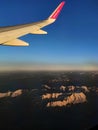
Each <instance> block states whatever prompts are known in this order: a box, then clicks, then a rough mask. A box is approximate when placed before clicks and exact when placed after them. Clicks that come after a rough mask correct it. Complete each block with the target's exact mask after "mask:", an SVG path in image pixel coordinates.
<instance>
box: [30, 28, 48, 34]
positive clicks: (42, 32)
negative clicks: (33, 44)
mask: <svg viewBox="0 0 98 130" xmlns="http://www.w3.org/2000/svg"><path fill="white" fill-rule="evenodd" d="M30 33H32V34H47V32H46V31H43V30H41V29H39V30H35V31H32V32H30Z"/></svg>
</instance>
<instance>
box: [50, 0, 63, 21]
mask: <svg viewBox="0 0 98 130" xmlns="http://www.w3.org/2000/svg"><path fill="white" fill-rule="evenodd" d="M64 4H65V1H63V2H61V3H60V5H59V6H58V7H57V8H56V10H55V11H54V12H53V13H52V14H51V16H50V18H51V19H57V17H58V15H59V14H60V12H61V10H62V8H63V6H64Z"/></svg>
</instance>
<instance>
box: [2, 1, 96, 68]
mask: <svg viewBox="0 0 98 130" xmlns="http://www.w3.org/2000/svg"><path fill="white" fill-rule="evenodd" d="M65 1H66V4H65V6H64V7H63V10H62V11H61V13H60V15H59V17H58V19H57V21H56V22H55V23H53V24H51V25H49V26H47V27H44V28H43V30H45V31H47V32H48V34H47V35H32V34H28V35H25V36H23V37H20V38H19V39H21V40H24V41H26V42H28V43H29V44H30V46H28V47H10V46H0V70H17V69H19V70H22V69H24V70H71V69H72V70H74V69H75V70H98V56H97V52H98V0H65ZM60 2H62V0H14V1H13V0H1V1H0V26H1V27H2V26H12V25H17V24H25V23H32V22H37V21H40V20H44V19H46V18H48V16H49V15H50V14H51V13H52V12H53V11H54V9H55V8H56V7H57V6H58V4H59V3H60Z"/></svg>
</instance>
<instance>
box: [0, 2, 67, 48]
mask: <svg viewBox="0 0 98 130" xmlns="http://www.w3.org/2000/svg"><path fill="white" fill-rule="evenodd" d="M64 4H65V2H64V1H63V2H61V3H60V4H59V6H58V7H57V8H56V9H55V11H54V12H53V13H52V14H51V15H50V16H49V17H48V18H47V19H46V20H42V21H39V22H35V23H30V24H25V25H18V26H12V27H5V28H0V33H2V32H8V34H6V35H7V37H10V36H11V37H12V38H10V39H9V40H8V41H7V42H4V43H3V44H2V45H9V46H28V45H29V44H28V43H26V42H24V41H22V40H19V39H17V38H18V37H21V36H23V35H26V34H29V33H31V34H47V32H45V31H43V30H42V29H41V28H43V27H45V26H47V25H49V24H52V23H53V22H55V20H56V19H57V17H58V15H59V14H60V12H61V10H62V8H63V6H64Z"/></svg>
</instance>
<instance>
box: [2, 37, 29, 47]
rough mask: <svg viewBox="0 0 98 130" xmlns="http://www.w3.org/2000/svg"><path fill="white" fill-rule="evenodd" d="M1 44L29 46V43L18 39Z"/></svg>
mask: <svg viewBox="0 0 98 130" xmlns="http://www.w3.org/2000/svg"><path fill="white" fill-rule="evenodd" d="M2 45H5V46H29V44H28V43H27V42H24V41H22V40H20V39H15V40H11V41H8V42H6V43H4V44H2Z"/></svg>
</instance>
